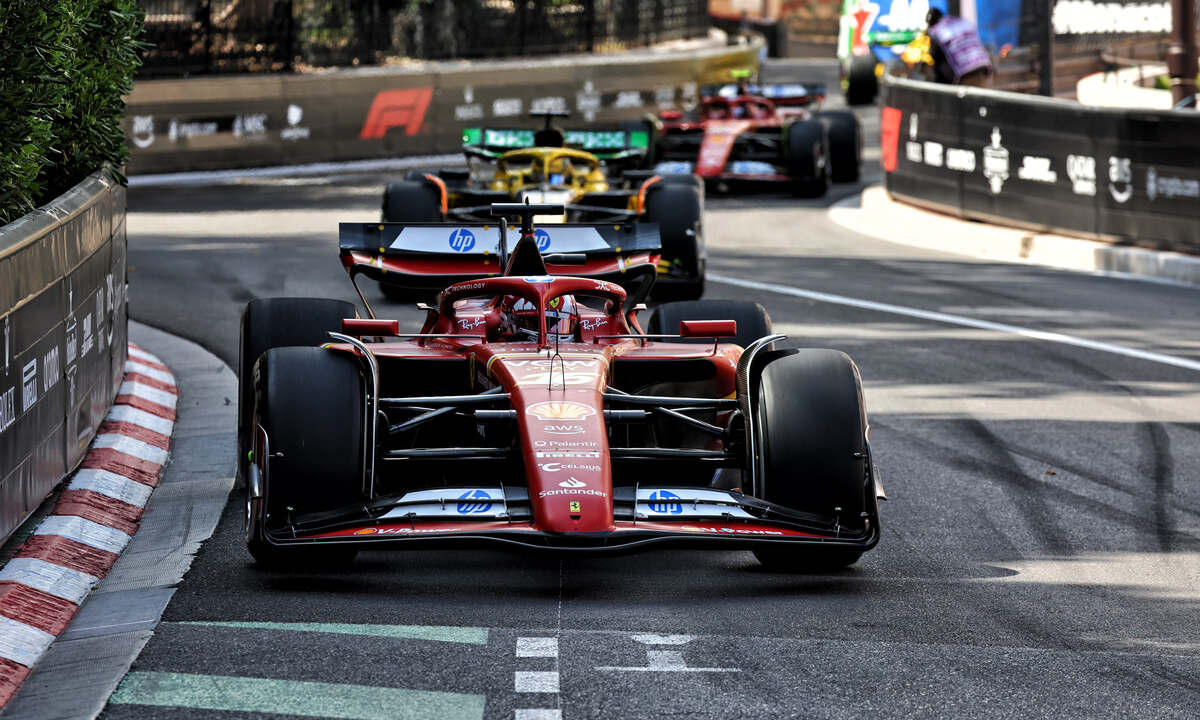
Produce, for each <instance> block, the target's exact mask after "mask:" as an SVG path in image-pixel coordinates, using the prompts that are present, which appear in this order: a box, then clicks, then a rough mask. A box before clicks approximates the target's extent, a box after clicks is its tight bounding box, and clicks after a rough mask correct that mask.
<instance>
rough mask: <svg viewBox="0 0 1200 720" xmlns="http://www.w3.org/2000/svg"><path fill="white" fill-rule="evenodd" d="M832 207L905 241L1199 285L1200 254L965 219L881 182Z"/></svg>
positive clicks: (874, 232) (839, 219)
mask: <svg viewBox="0 0 1200 720" xmlns="http://www.w3.org/2000/svg"><path fill="white" fill-rule="evenodd" d="M855 200H856V198H848V199H847V200H843V201H842V202H839V203H837V204H835V205H834V206H833V207H831V208H830V209H829V218H830V220H832V221H833V222H835V223H837V224H838V225H841V226H842V227H845V228H847V229H849V230H853V231H854V232H857V233H861V234H863V235H869V236H871V237H875V238H879V239H880V240H886V241H888V242H894V243H898V244H901V245H909V246H912V247H920V248H926V249H929V250H939V251H942V252H948V253H955V254H958V255H968V256H971V257H976V258H980V259H983V260H994V261H1000V262H1014V263H1025V264H1032V265H1044V266H1047V267H1054V268H1059V269H1063V270H1078V271H1082V272H1091V273H1100V274H1104V275H1111V276H1114V277H1122V278H1133V279H1139V280H1147V281H1152V282H1165V283H1170V284H1173V285H1188V286H1193V287H1200V257H1196V256H1193V255H1184V254H1183V253H1176V252H1168V251H1160V250H1146V249H1143V248H1135V247H1124V246H1120V245H1112V244H1110V243H1105V242H1099V241H1096V240H1086V239H1083V238H1076V237H1067V236H1064V235H1051V234H1047V233H1039V232H1035V231H1031V230H1021V229H1018V228H1012V227H1004V226H1000V225H989V224H986V223H980V222H973V221H970V220H963V219H961V218H956V217H953V216H950V215H944V214H942V213H937V212H933V211H931V210H925V209H923V208H919V207H915V206H913V205H907V204H905V203H901V202H898V201H896V200H893V199H892V198H891V197H889V196H888V194H887V191H886V190H884V188H883V187H882V186H880V185H876V186H873V187H869V188H867V189H865V190H863V192H862V199H861V205H855V204H854V202H855Z"/></svg>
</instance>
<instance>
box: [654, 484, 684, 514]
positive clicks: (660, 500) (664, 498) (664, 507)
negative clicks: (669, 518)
mask: <svg viewBox="0 0 1200 720" xmlns="http://www.w3.org/2000/svg"><path fill="white" fill-rule="evenodd" d="M678 500H679V496H678V495H676V494H675V493H673V492H670V491H667V490H657V491H655V492H653V493H651V495H650V511H651V512H656V513H660V514H662V515H679V514H680V513H682V512H683V505H681V504H680V503H678V502H676V501H678ZM656 501H657V502H656Z"/></svg>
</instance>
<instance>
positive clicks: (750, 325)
mask: <svg viewBox="0 0 1200 720" xmlns="http://www.w3.org/2000/svg"><path fill="white" fill-rule="evenodd" d="M680 320H736V321H737V335H736V336H735V337H734V338H733V342H735V343H737V344H738V345H741V346H742V347H743V348H745V347H746V346H747V345H749V344H750V343H752V342H754V341H755V340H757V339H759V338H760V337H763V336H765V335H770V334H771V333H772V332H773V330H772V329H771V316H770V315H768V314H767V311H766V309H765V308H763V306H762V305H759V304H758V303H756V302H751V301H748V300H691V301H686V302H670V303H663V304H662V305H659V306H658V307H656V308H654V312H652V313H651V314H650V320H649V321H648V322H647V323H646V332H647V333H648V334H651V335H658V334H661V335H673V334H675V333H677V332H679V321H680ZM680 342H698V343H707V344H709V345H711V344H712V340H711V339H709V338H694V339H684V340H680Z"/></svg>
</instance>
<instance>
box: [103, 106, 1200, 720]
mask: <svg viewBox="0 0 1200 720" xmlns="http://www.w3.org/2000/svg"><path fill="white" fill-rule="evenodd" d="M873 115H874V113H871V112H867V113H864V114H863V117H864V123H865V125H866V127H867V131H868V139H869V140H870V142H871V143H872V145H873V146H874V144H875V143H877V137H878V122H877V118H875V117H873ZM385 180H386V178H383V177H370V176H364V177H338V178H306V179H303V180H297V181H294V182H291V181H281V180H271V181H255V182H248V183H246V184H242V185H237V186H231V187H220V188H200V189H197V188H188V189H181V190H171V189H164V188H146V189H135V190H133V191H131V192H130V195H129V208H130V215H129V246H130V251H129V262H130V265H131V267H130V311H131V314H132V315H133V317H134V318H136V319H137V320H140V321H142V322H145V323H148V324H151V325H155V326H157V327H161V328H164V329H167V330H169V331H171V332H174V333H177V334H180V335H183V336H185V337H188V338H190V339H193V340H195V341H197V342H199V343H200V344H202V345H204V346H205V347H207V348H209V349H211V350H212V351H213V352H214V353H215V354H217V355H218V356H219V357H221V358H223V359H224V360H225V361H226V362H228V363H230V364H231V365H233V366H235V367H236V363H235V360H236V353H237V351H238V335H237V329H238V316H239V312H240V309H241V307H242V305H243V304H244V303H245V302H246V301H247V300H250V299H251V298H255V297H271V296H288V295H310V296H323V297H335V298H344V299H347V300H354V299H355V296H354V293H353V290H352V288H351V286H350V284H349V282H348V281H347V280H346V278H345V274H344V272H343V271H342V269H341V267H340V265H339V264H338V262H337V259H336V251H335V232H334V231H335V227H336V225H335V223H336V222H337V221H339V220H368V221H369V220H375V219H377V217H378V215H377V213H378V206H379V197H380V190H381V186H382V183H383V182H384V181H385ZM865 180H866V181H868V182H870V181H873V180H874V181H877V180H878V171H877V170H875V171H872V172H869V173H868V175H867V177H866V178H865ZM859 189H861V186H838V187H837V188H836V190H835V191H834V192H833V193H831V195H830V196H829V197H828V198H825V199H824V200H821V201H797V200H794V199H792V198H790V197H788V196H786V195H780V194H774V195H735V196H730V197H718V198H710V199H709V201H708V215H707V226H706V234H707V237H708V240H709V258H710V259H709V263H710V265H709V267H710V272H712V273H714V274H717V275H720V276H723V277H726V278H733V279H738V280H739V281H743V283H742V284H741V285H730V284H725V283H720V282H713V283H711V284H710V285H709V289H708V292H707V295H706V297H710V298H733V299H752V300H757V301H759V302H761V303H763V304H764V305H765V306H766V307H767V308H768V310H769V311H770V313H771V315H772V317H773V318H774V321H775V326H776V328H777V329H778V330H780V331H782V332H786V333H789V334H790V335H791V337H792V339H793V341H794V342H796V343H798V344H799V345H803V346H817V347H821V346H824V347H833V348H840V349H843V350H845V351H847V352H848V353H850V355H851V356H853V357H854V359H855V360H856V361H857V363H858V364H859V366H860V368H861V370H862V375H863V378H864V380H865V385H866V400H867V405H868V410H869V412H870V414H871V426H872V443H873V448H874V451H875V455H876V459H877V462H878V464H879V466H880V468H881V470H882V474H883V481H884V484H885V485H886V488H887V491H888V494H889V496H890V497H891V500H890V501H889V502H888V503H886V504H885V505H884V507H883V510H882V513H883V515H882V520H883V538H882V541H881V542H880V544H879V546H878V548H877V549H875V550H874V551H872V552H870V553H868V554H866V555H865V556H864V557H863V559H862V560H861V561H860V562H859V563H858V564H857V565H856V566H854V567H853V568H852V569H849V570H845V571H839V572H834V573H826V574H817V575H786V574H775V573H771V572H766V571H764V570H762V569H761V568H760V567H759V566H758V565H757V563H756V561H755V560H754V558H753V557H752V556H751V554H750V553H748V552H732V553H706V552H698V551H697V552H693V551H659V552H649V553H645V554H640V555H632V556H626V557H616V558H604V559H567V560H561V559H558V558H549V557H543V556H538V555H532V556H522V555H512V554H506V553H501V552H493V551H487V550H477V551H443V552H413V551H408V552H395V553H383V552H369V553H363V554H362V555H360V557H359V559H358V560H357V561H356V562H355V563H354V564H353V566H351V567H347V568H345V569H344V570H339V571H335V572H330V573H324V574H318V573H300V574H284V573H273V572H264V571H261V570H258V569H256V568H255V567H254V566H253V565H252V564H251V561H250V558H249V556H248V554H247V553H246V552H245V550H244V547H243V545H242V539H241V527H242V519H241V498H240V496H239V495H238V494H237V491H236V490H235V494H234V496H233V497H232V499H231V501H230V503H229V505H228V506H227V508H226V512H225V515H224V517H223V519H222V521H221V524H220V526H219V527H218V529H217V532H216V534H215V535H214V537H213V538H212V540H211V541H209V542H208V543H207V545H205V547H204V548H203V550H202V551H201V553H200V554H199V555H198V557H197V559H196V562H195V564H194V565H193V568H192V570H191V572H190V574H188V575H187V577H186V578H185V580H184V582H183V584H182V585H181V586H180V588H179V590H178V592H177V593H176V595H175V597H174V600H173V601H172V603H171V604H170V606H169V607H168V609H167V612H166V615H165V617H164V620H165V622H164V623H163V624H162V625H161V626H160V627H159V628H158V631H157V632H156V635H155V637H154V638H153V639H152V640H151V641H150V642H149V644H148V645H147V647H146V649H145V650H144V651H143V653H142V655H141V657H140V658H139V659H138V661H137V662H136V664H135V666H134V668H133V670H134V674H132V675H131V676H130V680H128V681H127V683H126V685H125V686H123V687H122V690H121V691H119V692H118V695H117V696H116V698H117V699H118V700H120V701H121V702H122V703H130V702H132V703H134V704H116V703H113V704H110V705H109V707H108V708H107V710H106V711H105V714H104V717H106V718H110V719H111V720H116V719H118V718H153V717H164V718H198V717H221V718H226V717H227V718H242V717H244V718H263V717H271V716H275V717H289V716H291V715H289V713H315V714H323V713H324V714H332V713H333V712H334V711H335V710H336V712H338V713H341V714H340V715H339V716H342V717H422V716H440V717H478V716H479V712H480V708H482V712H483V715H484V716H485V717H488V718H513V717H514V716H515V717H517V718H522V717H525V718H539V717H552V716H551V715H537V714H522V713H518V712H516V711H519V710H523V709H539V708H540V709H552V710H557V709H561V713H562V717H563V718H585V717H587V718H662V717H712V718H727V717H787V716H794V717H806V718H808V717H836V718H860V717H864V716H866V717H871V716H882V717H1012V718H1027V717H1062V716H1064V715H1066V716H1082V717H1113V718H1118V717H1119V718H1130V717H1144V718H1149V717H1156V718H1166V717H1179V718H1183V717H1193V718H1194V717H1196V712H1197V708H1198V707H1200V623H1197V622H1196V621H1197V618H1198V617H1200V482H1198V479H1200V371H1198V370H1197V369H1192V368H1188V367H1180V366H1179V363H1176V364H1169V363H1167V362H1162V361H1159V360H1170V359H1182V360H1183V361H1185V362H1184V364H1186V363H1187V362H1191V363H1198V362H1200V291H1198V290H1196V289H1190V288H1182V287H1173V286H1167V285H1160V284H1151V283H1145V282H1136V281H1126V280H1120V279H1113V278H1105V277H1099V276H1092V275H1086V274H1078V273H1068V272H1061V271H1055V270H1048V269H1042V268H1038V267H1031V266H1026V265H1010V264H996V263H989V262H982V261H976V260H972V259H969V258H964V257H961V256H953V255H947V254H944V253H938V252H933V251H926V250H920V249H915V248H912V247H908V246H902V245H897V244H892V243H888V242H883V241H880V240H875V239H871V238H867V237H864V236H859V235H855V234H853V233H851V232H849V231H848V230H845V229H843V228H841V227H839V226H837V225H835V224H833V223H831V222H830V221H829V220H828V219H827V217H826V209H827V208H828V206H829V205H830V204H831V203H832V202H834V201H836V200H838V199H843V198H846V197H853V196H854V195H856V194H857V192H858V190H859ZM921 231H922V229H921V228H919V227H911V228H901V227H898V228H896V232H897V233H898V234H900V233H919V232H921ZM747 282H750V283H758V285H754V286H747V284H746V283H747ZM764 284H765V285H764ZM781 288H782V289H786V288H794V289H799V290H801V291H805V292H807V291H814V292H818V293H826V294H828V295H834V296H837V297H838V298H845V299H849V301H848V302H842V301H840V300H839V301H838V302H829V301H828V300H829V299H830V298H828V297H824V298H823V299H821V300H817V299H814V296H812V295H811V294H809V295H808V296H803V295H804V293H800V295H801V296H798V295H797V294H795V293H793V294H784V293H782V292H778V290H780V289H781ZM372 300H378V301H380V303H381V304H383V305H384V307H386V308H387V310H389V311H390V310H393V309H394V311H395V313H396V314H399V316H400V317H401V318H404V319H405V322H406V323H407V326H408V327H414V326H415V324H416V321H417V318H418V315H417V314H416V313H414V312H410V311H409V310H407V309H404V308H400V307H395V308H392V307H388V306H387V305H386V304H385V303H383V301H382V297H381V296H378V295H377V294H376V297H374V298H372ZM859 301H869V303H874V304H869V303H868V304H865V305H864V303H862V302H859ZM907 309H917V310H921V311H932V312H937V313H942V314H944V315H945V316H948V317H946V318H942V319H930V318H927V317H926V318H923V317H915V316H913V315H912V314H911V313H910V314H903V313H902V312H900V311H906V310H907ZM381 314H383V313H381ZM954 318H965V319H967V320H968V321H972V322H974V321H985V322H987V323H995V324H1000V325H1002V326H1015V327H1017V328H1026V329H1032V330H1038V331H1046V332H1051V333H1059V334H1061V335H1065V336H1068V337H1070V338H1078V339H1083V340H1088V341H1093V342H1096V343H1106V344H1108V345H1111V346H1115V347H1116V348H1119V349H1120V348H1124V349H1135V350H1141V351H1146V352H1148V353H1156V354H1159V355H1162V356H1167V357H1165V358H1159V359H1157V360H1156V359H1155V358H1154V357H1150V358H1149V359H1143V358H1135V357H1130V356H1129V355H1127V354H1120V353H1118V352H1110V351H1106V350H1104V349H1092V348H1086V347H1079V346H1078V345H1071V344H1064V343H1061V342H1052V341H1047V340H1040V339H1031V338H1029V337H1027V336H1023V335H1019V334H1015V333H1014V332H1012V331H1009V330H1005V329H1004V328H1003V327H1002V328H1000V329H982V328H980V327H970V326H964V325H962V324H955V323H954V322H946V321H945V320H947V319H949V320H953V319H954ZM976 324H978V323H976ZM246 622H253V623H262V624H263V625H260V626H256V627H245V626H235V625H229V623H246ZM193 623H201V624H193ZM297 623H340V624H358V625H362V624H372V625H386V626H428V627H426V628H425V629H417V630H412V629H409V630H396V629H395V628H393V629H391V630H388V629H386V628H383V629H381V628H358V629H357V630H358V631H359V632H361V633H363V634H355V635H348V634H341V633H335V632H330V630H333V629H335V628H331V627H329V626H315V627H314V626H298V625H296V624H297ZM464 628H467V629H464ZM470 628H474V629H475V630H469V629H470ZM314 630H317V631H314ZM343 630H344V628H343ZM397 635H401V637H398V636H397ZM403 635H408V636H407V637H403ZM528 638H553V639H555V640H556V641H557V642H553V643H552V642H550V641H545V640H542V641H531V640H529V639H528ZM637 668H641V670H637ZM647 668H649V669H648V670H647ZM697 668H700V669H705V670H703V671H697V670H695V669H697ZM157 673H163V674H162V675H159V674H157ZM522 673H533V674H522ZM555 673H557V674H555ZM168 674H176V675H168ZM348 686H353V687H348ZM552 690H557V692H552ZM430 693H433V694H430ZM437 693H449V694H448V695H446V694H437ZM331 697H333V698H338V700H337V701H336V702H335V703H334V705H332V706H331V705H327V704H326V703H328V702H330V701H329V698H331ZM145 702H161V703H166V705H164V706H157V707H152V706H149V705H146V704H137V703H145ZM380 707H382V708H385V709H384V710H378V708H380ZM205 708H208V709H205ZM322 708H327V709H326V710H324V711H323V710H321V709H322ZM371 708H376V710H372V709H371ZM372 713H376V714H372Z"/></svg>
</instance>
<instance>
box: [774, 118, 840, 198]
mask: <svg viewBox="0 0 1200 720" xmlns="http://www.w3.org/2000/svg"><path fill="white" fill-rule="evenodd" d="M784 132H786V133H787V167H788V169H789V170H790V171H791V173H792V177H794V178H795V184H794V186H793V191H794V192H795V194H796V195H798V196H800V197H807V198H817V197H822V196H823V195H825V193H826V192H828V191H829V137H828V135H826V133H825V126H824V125H822V124H821V123H820V122H819V121H817V120H813V119H809V120H797V121H796V122H794V123H792V124H791V125H788V126H787V129H786V130H785V131H784Z"/></svg>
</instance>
